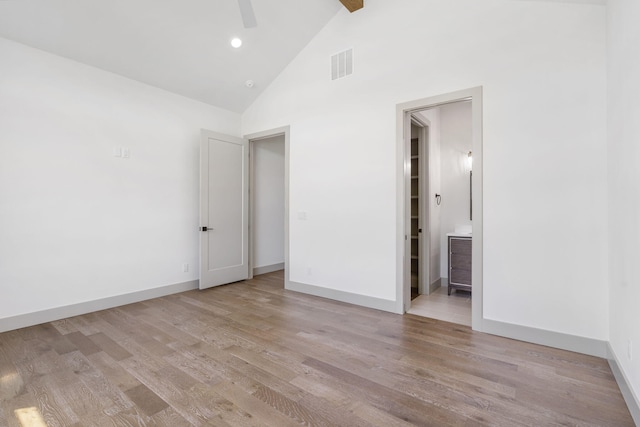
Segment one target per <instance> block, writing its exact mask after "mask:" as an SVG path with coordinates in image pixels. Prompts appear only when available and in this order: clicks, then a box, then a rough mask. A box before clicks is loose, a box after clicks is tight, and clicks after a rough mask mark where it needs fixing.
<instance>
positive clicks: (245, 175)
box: [200, 130, 249, 289]
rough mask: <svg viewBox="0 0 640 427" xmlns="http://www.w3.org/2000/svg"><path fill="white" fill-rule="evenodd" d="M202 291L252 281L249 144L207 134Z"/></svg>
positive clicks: (202, 201)
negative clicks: (250, 259)
mask: <svg viewBox="0 0 640 427" xmlns="http://www.w3.org/2000/svg"><path fill="white" fill-rule="evenodd" d="M200 226H201V229H200V230H201V232H200V289H206V288H210V287H212V286H218V285H224V284H227V283H231V282H237V281H239V280H244V279H247V278H248V277H249V143H248V141H247V140H244V139H240V138H236V137H233V136H228V135H222V134H218V133H215V132H211V131H207V130H203V131H202V141H201V145H200Z"/></svg>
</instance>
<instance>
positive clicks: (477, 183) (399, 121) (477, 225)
mask: <svg viewBox="0 0 640 427" xmlns="http://www.w3.org/2000/svg"><path fill="white" fill-rule="evenodd" d="M468 100H470V101H471V123H472V124H471V128H472V151H473V171H474V172H475V173H474V174H473V177H474V179H473V185H472V189H471V193H472V198H473V201H472V203H473V205H472V206H473V222H472V226H471V227H472V233H473V248H472V253H471V259H472V267H471V277H472V281H473V294H474V297H473V298H472V299H471V301H472V303H471V326H472V328H473V329H474V330H477V331H483V330H484V326H483V319H484V316H483V283H482V278H483V273H482V271H483V258H482V248H483V243H482V242H483V210H482V201H483V199H482V186H483V172H482V167H483V162H482V157H483V156H482V111H483V107H482V86H477V87H473V88H469V89H463V90H460V91H456V92H450V93H445V94H442V95H436V96H432V97H428V98H422V99H417V100H414V101H409V102H404V103H401V104H397V105H396V157H397V175H396V177H397V180H396V189H397V191H396V194H397V196H396V217H397V218H398V221H397V222H396V266H397V268H396V272H397V273H396V311H397V312H398V313H402V314H404V313H405V312H406V311H407V309H408V308H409V307H410V306H411V269H410V268H409V269H407V268H406V258H407V257H410V255H411V247H410V246H409V245H410V244H411V241H410V240H409V239H408V237H407V227H408V226H410V224H411V223H410V221H407V210H408V209H407V207H408V208H409V209H410V203H411V188H410V182H411V181H410V179H411V176H410V166H411V163H410V161H411V159H410V157H411V152H410V146H409V145H408V144H410V143H411V114H412V113H414V112H416V111H420V110H425V109H429V108H435V107H438V106H441V105H445V104H451V103H454V102H458V101H468ZM407 147H409V151H407ZM407 183H409V186H407ZM407 246H409V248H408V250H407ZM409 267H410V266H409Z"/></svg>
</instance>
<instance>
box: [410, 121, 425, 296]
mask: <svg viewBox="0 0 640 427" xmlns="http://www.w3.org/2000/svg"><path fill="white" fill-rule="evenodd" d="M410 119H411V123H412V124H414V125H416V126H417V127H419V128H420V135H419V137H418V153H419V156H420V157H419V159H418V169H419V173H418V175H419V176H420V178H419V180H418V194H419V198H418V212H419V214H418V215H419V217H420V219H419V221H418V228H422V231H423V232H422V233H418V254H419V257H420V258H419V259H418V295H429V294H430V293H431V292H430V290H431V203H430V200H431V199H430V195H431V179H430V178H431V177H430V176H429V158H430V157H429V153H430V152H429V142H430V140H429V138H430V134H429V132H431V122H430V121H429V120H428V119H426V118H423V117H416V116H414V115H413V114H411V116H410ZM409 139H411V138H409ZM409 143H411V141H409ZM407 149H408V150H409V152H410V151H411V145H409V147H407ZM407 185H411V177H409V183H408V184H407ZM409 210H410V206H409ZM407 215H409V218H405V221H407V224H411V218H410V216H411V213H410V211H409V212H407ZM409 268H411V264H409ZM425 282H426V283H425ZM425 285H426V286H425Z"/></svg>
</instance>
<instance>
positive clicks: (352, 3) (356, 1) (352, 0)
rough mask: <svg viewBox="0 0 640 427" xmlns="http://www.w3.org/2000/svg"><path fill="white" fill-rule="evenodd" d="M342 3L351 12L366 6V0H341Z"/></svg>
mask: <svg viewBox="0 0 640 427" xmlns="http://www.w3.org/2000/svg"><path fill="white" fill-rule="evenodd" d="M340 3H342V4H343V5H344V7H346V8H347V9H348V10H349V12H351V13H353V12H355V11H356V10H358V9H362V8H363V7H364V0H340Z"/></svg>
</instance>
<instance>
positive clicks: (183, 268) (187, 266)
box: [182, 262, 189, 273]
mask: <svg viewBox="0 0 640 427" xmlns="http://www.w3.org/2000/svg"><path fill="white" fill-rule="evenodd" d="M182 271H183V272H185V273H188V272H189V264H188V263H186V262H185V263H184V264H182Z"/></svg>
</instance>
